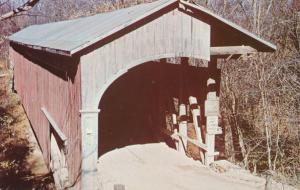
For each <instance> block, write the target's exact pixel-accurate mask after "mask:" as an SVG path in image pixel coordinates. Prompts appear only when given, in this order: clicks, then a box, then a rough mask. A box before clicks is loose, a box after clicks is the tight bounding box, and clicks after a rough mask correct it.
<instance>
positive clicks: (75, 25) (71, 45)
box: [9, 0, 276, 56]
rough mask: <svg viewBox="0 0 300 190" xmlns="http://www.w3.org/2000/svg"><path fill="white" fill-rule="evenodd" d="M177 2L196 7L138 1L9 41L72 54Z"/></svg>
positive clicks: (170, 1)
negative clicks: (135, 3) (125, 6)
mask: <svg viewBox="0 0 300 190" xmlns="http://www.w3.org/2000/svg"><path fill="white" fill-rule="evenodd" d="M179 2H180V3H182V4H185V5H189V6H191V7H196V6H195V5H192V4H190V3H186V2H184V1H179V0H158V1H155V2H152V3H145V4H140V5H136V6H132V7H129V8H124V9H120V10H116V11H112V12H107V13H101V14H97V15H94V16H89V17H82V18H78V19H74V20H67V21H61V22H54V23H48V24H42V25H32V26H29V27H27V28H25V29H23V30H21V31H19V32H17V33H15V34H13V35H11V36H10V37H9V40H10V41H12V42H15V43H17V44H22V45H25V46H27V47H30V48H34V49H42V50H44V51H48V52H54V53H60V54H64V55H68V56H72V55H73V54H75V53H77V52H79V51H81V50H82V49H84V48H86V47H88V46H90V45H92V44H94V43H96V42H98V41H100V40H101V39H104V38H106V37H108V36H110V35H112V34H114V33H115V32H117V31H119V30H121V29H123V28H125V27H128V26H130V25H131V24H133V23H135V22H137V21H139V20H140V19H142V18H144V17H146V16H148V15H151V14H153V13H155V12H157V11H159V10H161V9H162V8H165V7H167V6H169V5H173V4H175V3H179ZM196 8H197V9H198V10H199V11H202V12H203V13H204V14H207V15H209V16H211V17H214V18H215V19H217V20H218V21H220V22H223V23H224V24H226V25H229V26H230V27H233V28H234V29H236V30H238V31H239V32H241V33H244V34H245V35H247V36H248V37H251V38H253V40H255V41H258V42H259V43H262V44H263V45H265V46H267V47H269V48H270V49H273V50H275V49H276V46H275V45H273V44H271V43H269V42H267V41H264V40H262V39H261V38H259V37H257V36H256V35H254V34H252V33H250V32H248V31H247V30H245V29H243V28H241V27H239V26H237V25H236V24H234V23H232V22H230V21H228V20H225V19H223V18H221V17H219V16H217V15H215V14H213V13H211V12H209V11H208V10H207V9H205V8H203V7H200V6H199V7H198V6H197V7H196Z"/></svg>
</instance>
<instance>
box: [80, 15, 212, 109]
mask: <svg viewBox="0 0 300 190" xmlns="http://www.w3.org/2000/svg"><path fill="white" fill-rule="evenodd" d="M209 50H210V26H209V25H208V24H206V23H204V22H202V21H200V20H198V19H195V18H193V17H191V16H189V15H186V14H184V13H182V12H180V11H179V10H177V9H175V10H172V11H170V12H168V13H166V14H164V15H163V16H161V17H159V18H157V19H155V20H153V21H151V22H149V23H147V24H145V25H143V26H141V27H140V28H138V29H136V30H133V31H131V32H129V33H127V34H124V35H123V36H121V37H120V38H118V39H115V40H114V41H112V42H110V43H108V44H106V45H104V46H102V47H101V48H99V49H96V50H94V51H92V52H90V53H89V54H86V55H84V56H82V57H81V61H80V62H81V65H82V68H81V69H82V108H83V109H88V108H92V109H95V108H97V106H98V103H99V100H100V96H101V94H100V95H99V92H100V91H101V90H103V88H104V86H105V85H109V84H110V83H112V81H111V80H112V78H113V76H116V75H118V73H119V74H122V72H126V69H128V68H131V67H133V66H134V65H138V64H142V63H144V62H147V61H150V60H153V59H159V58H166V57H174V56H178V57H195V58H199V59H205V60H209V59H210V52H209Z"/></svg>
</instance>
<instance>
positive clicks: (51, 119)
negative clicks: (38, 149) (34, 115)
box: [41, 107, 67, 146]
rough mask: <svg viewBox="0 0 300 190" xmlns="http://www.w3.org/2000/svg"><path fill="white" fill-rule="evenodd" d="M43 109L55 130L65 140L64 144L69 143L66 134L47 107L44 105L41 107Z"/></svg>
mask: <svg viewBox="0 0 300 190" xmlns="http://www.w3.org/2000/svg"><path fill="white" fill-rule="evenodd" d="M41 110H42V112H43V113H44V115H45V116H46V118H47V119H48V121H49V123H50V124H51V126H52V128H53V129H54V131H55V132H56V134H57V135H58V137H59V138H60V140H62V141H63V142H64V146H66V145H67V137H66V135H65V134H64V133H63V132H62V131H61V129H60V127H59V126H58V125H57V123H56V122H55V120H54V119H53V118H52V117H51V115H50V113H49V112H48V111H47V109H46V108H44V107H43V108H41Z"/></svg>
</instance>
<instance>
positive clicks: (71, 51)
mask: <svg viewBox="0 0 300 190" xmlns="http://www.w3.org/2000/svg"><path fill="white" fill-rule="evenodd" d="M9 39H10V42H11V43H10V44H11V48H10V56H11V61H12V63H13V65H14V88H15V90H16V91H17V93H18V94H19V95H20V97H21V100H22V104H23V106H24V108H25V111H26V113H27V116H28V118H29V120H30V123H31V125H32V128H33V130H34V132H35V134H36V137H37V139H38V142H39V145H40V147H41V150H42V152H43V155H44V159H45V161H46V163H48V164H49V167H50V161H51V163H52V164H51V168H52V170H53V171H54V174H56V177H57V176H60V177H58V178H59V179H56V181H57V180H58V181H59V183H60V185H61V186H65V187H66V186H70V187H73V188H76V189H78V188H83V189H94V188H95V184H97V180H96V177H95V176H96V172H97V169H96V162H97V159H98V157H99V156H100V155H101V154H104V153H105V152H107V151H109V150H112V149H114V148H118V147H121V146H124V145H126V144H134V143H147V142H152V141H156V140H157V141H160V140H161V138H160V135H157V129H158V130H160V129H161V128H160V127H161V125H164V123H163V119H162V115H164V114H166V113H171V112H172V111H173V112H174V113H176V112H177V114H179V115H181V116H182V115H188V114H187V113H185V112H186V110H183V109H182V106H179V107H180V110H177V111H176V109H173V108H170V109H169V107H172V106H170V105H172V103H174V102H176V101H177V102H178V104H185V103H186V102H189V101H190V103H191V106H190V108H191V109H192V107H193V104H196V103H197V100H198V102H199V105H200V107H197V109H199V110H200V111H201V114H200V115H201V116H202V118H204V119H203V120H201V123H200V125H199V127H200V126H201V124H202V123H204V125H205V122H206V120H207V122H208V121H209V122H210V123H213V124H212V128H211V129H212V130H216V127H217V124H218V123H217V117H218V113H217V110H218V97H217V96H218V94H219V84H220V70H219V69H218V68H217V60H218V58H224V57H226V56H230V55H241V54H248V53H255V52H273V51H275V49H276V47H275V46H274V45H273V44H271V43H269V42H267V41H265V40H263V39H261V38H259V37H257V36H256V35H254V34H252V33H250V32H248V31H247V30H245V29H242V28H241V27H239V26H237V25H236V24H234V23H232V22H230V21H228V20H225V19H223V18H221V17H219V16H217V15H215V14H213V13H212V12H210V11H208V10H207V9H205V8H203V7H201V6H196V5H194V4H191V3H188V2H185V1H182V0H159V1H155V2H153V3H146V4H140V5H136V6H133V7H130V8H126V9H121V10H117V11H113V12H108V13H102V14H97V15H94V16H90V17H83V18H78V19H74V20H67V21H62V22H55V23H49V24H42V25H33V26H30V27H27V28H25V29H23V30H21V31H19V32H17V33H15V34H13V35H12V36H10V38H9ZM199 65H200V66H201V67H200V66H199ZM207 81H208V83H209V84H213V83H215V87H216V88H214V93H213V94H210V95H209V96H207V97H206V95H207V94H206V93H207V92H209V89H208V87H207ZM190 96H191V97H195V98H194V99H193V98H191V97H190ZM206 98H207V100H206ZM208 100H211V105H212V108H211V111H212V113H210V112H209V111H207V110H205V111H204V107H205V106H206V108H205V109H208V108H209V107H210V105H209V104H210V103H209V101H208ZM206 101H207V102H208V103H207V104H206ZM170 102H171V103H170ZM204 105H205V106H204ZM193 113H194V112H193ZM204 113H205V115H204ZM195 114H196V112H195ZM172 116H174V114H173V115H172ZM209 116H211V117H210V118H208V117H209ZM176 118H177V117H176V116H174V117H173V119H174V120H176ZM182 118H184V117H182ZM205 118H206V119H205ZM183 120H184V119H181V120H180V121H179V125H180V126H179V133H178V134H179V136H180V135H181V136H180V137H181V138H184V137H185V136H184V134H182V133H186V131H185V132H184V131H182V130H183V129H184V122H182V121H183ZM173 123H174V125H175V124H176V121H174V122H173ZM196 130H197V129H196ZM176 131H177V130H173V129H171V132H175V133H174V134H177V133H176ZM199 132H201V130H199ZM180 133H181V134H180ZM206 133H207V134H210V133H209V130H208V129H207V130H206ZM124 136H126V138H123V137H124ZM171 136H172V137H173V139H174V141H176V137H175V136H174V135H171ZM202 136H203V135H202ZM211 137H213V138H212V139H213V140H212V141H214V135H213V136H211ZM200 138H201V137H200ZM208 139H209V138H208ZM204 141H205V142H203V141H202V140H201V142H200V141H199V139H198V140H196V141H195V142H194V144H196V145H197V144H198V145H199V146H200V147H202V148H203V149H204V150H206V148H207V147H209V146H211V147H212V148H213V149H212V150H206V152H208V154H205V157H207V158H210V159H207V158H206V162H207V163H209V162H211V161H213V157H214V142H212V143H210V145H207V143H208V140H204ZM201 143H202V144H201ZM205 143H206V145H205ZM204 145H205V146H204ZM177 146H180V145H178V144H177ZM182 146H184V145H182ZM178 149H180V147H178ZM207 149H209V148H207ZM209 151H210V152H209ZM211 151H213V152H211ZM211 159H212V160H211ZM207 163H206V164H207ZM54 177H55V176H54Z"/></svg>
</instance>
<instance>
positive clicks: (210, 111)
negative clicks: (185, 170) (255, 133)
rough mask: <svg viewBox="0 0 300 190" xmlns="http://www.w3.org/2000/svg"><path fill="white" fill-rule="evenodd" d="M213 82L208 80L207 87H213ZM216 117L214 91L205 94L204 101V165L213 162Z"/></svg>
mask: <svg viewBox="0 0 300 190" xmlns="http://www.w3.org/2000/svg"><path fill="white" fill-rule="evenodd" d="M215 83H216V82H215V80H213V79H208V81H207V86H211V85H215ZM218 115H219V98H218V97H217V94H216V92H215V91H210V92H208V93H207V99H206V101H205V116H206V136H205V139H206V140H205V141H206V145H207V151H206V153H205V165H207V166H208V165H209V164H210V163H212V162H214V156H215V155H216V153H215V135H216V134H220V130H219V127H218Z"/></svg>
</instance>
